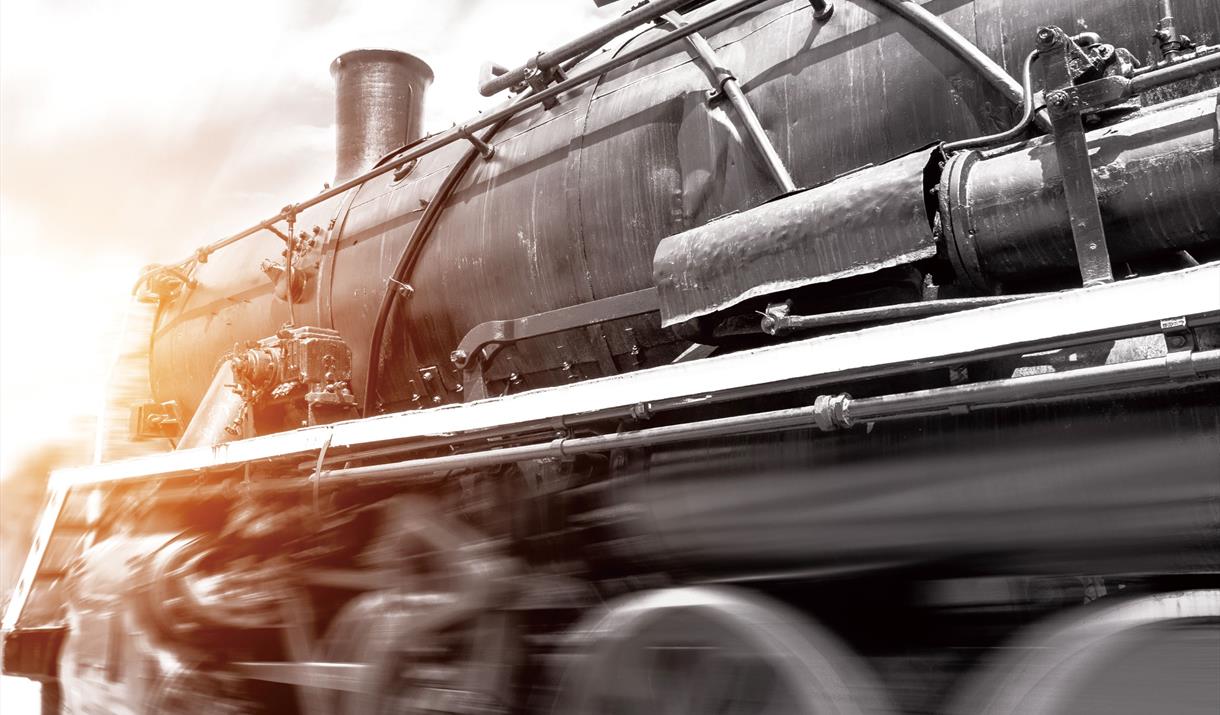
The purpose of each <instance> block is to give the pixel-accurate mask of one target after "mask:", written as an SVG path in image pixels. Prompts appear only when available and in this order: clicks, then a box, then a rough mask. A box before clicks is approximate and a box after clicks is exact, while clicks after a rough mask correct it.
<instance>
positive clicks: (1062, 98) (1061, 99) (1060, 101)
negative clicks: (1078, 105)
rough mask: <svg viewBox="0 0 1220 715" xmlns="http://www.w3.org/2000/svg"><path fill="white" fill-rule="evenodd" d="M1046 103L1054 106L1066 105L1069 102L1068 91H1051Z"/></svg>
mask: <svg viewBox="0 0 1220 715" xmlns="http://www.w3.org/2000/svg"><path fill="white" fill-rule="evenodd" d="M1046 103H1047V104H1049V105H1051V106H1052V107H1056V108H1062V107H1066V106H1067V103H1068V96H1067V92H1051V93H1050V94H1048V95H1047V96H1046Z"/></svg>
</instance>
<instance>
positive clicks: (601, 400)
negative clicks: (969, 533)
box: [47, 264, 1220, 529]
mask: <svg viewBox="0 0 1220 715" xmlns="http://www.w3.org/2000/svg"><path fill="white" fill-rule="evenodd" d="M1217 282H1220V264H1209V265H1205V266H1199V267H1197V268H1193V269H1188V270H1184V271H1179V272H1177V273H1174V274H1172V275H1169V276H1160V277H1156V278H1144V279H1134V280H1129V281H1122V282H1119V283H1115V284H1109V285H1104V286H1098V287H1095V288H1088V289H1080V290H1075V291H1068V292H1061V293H1053V294H1048V295H1045V296H1039V297H1036V298H1030V299H1029V300H1022V301H1017V302H1014V303H1009V304H1006V305H997V306H992V307H989V308H978V309H976V310H970V311H964V312H961V313H955V314H950V315H942V316H937V317H932V318H926V319H924V320H920V321H912V322H909V323H904V324H902V325H898V326H878V327H875V328H868V329H865V330H860V331H856V332H852V333H843V334H838V335H832V336H825V337H820V338H812V339H808V340H802V341H796V342H791V343H785V344H782V345H775V346H768V347H764V348H757V349H754V350H748V351H742V352H737V353H732V354H729V355H724V356H720V357H713V358H707V359H704V360H695V361H692V362H687V363H679V364H676V365H672V366H668V367H661V368H657V369H653V370H646V371H640V372H635V373H630V374H625V375H616V376H612V377H608V378H604V379H600V380H589V381H586V382H582V383H578V384H574V385H568V386H564V387H563V388H562V389H560V388H552V389H548V390H536V391H533V392H528V393H525V394H520V395H510V396H508V397H502V398H496V399H489V400H485V401H482V402H478V403H475V404H472V405H453V406H449V407H442V408H438V409H435V410H430V411H426V412H424V411H420V412H405V413H400V414H393V415H384V416H381V417H377V418H372V419H365V420H357V421H350V422H340V423H336V424H334V425H327V426H324V427H314V428H309V429H300V430H295V431H293V432H286V433H282V434H273V435H266V436H263V437H257V438H254V439H247V440H241V441H237V442H230V443H227V444H224V445H220V446H218V447H216V448H211V449H209V448H201V449H192V450H180V451H176V452H169V453H166V454H159V455H154V456H151V457H145V458H141V459H134V460H126V461H123V462H112V463H109V464H100V465H94V466H92V467H82V468H79V469H68V470H61V471H58V472H56V473H55V475H54V477H53V480H52V486H53V487H54V488H59V487H61V486H74V487H75V486H83V485H87V484H93V483H101V482H107V481H114V480H130V479H142V478H146V477H150V476H156V475H166V474H176V473H182V472H191V471H194V470H200V469H215V468H223V467H225V466H232V465H235V464H240V463H242V462H246V461H254V460H263V459H272V458H275V457H282V456H287V455H292V454H301V453H310V452H314V453H316V451H317V450H319V449H321V448H322V446H323V445H325V444H329V445H330V447H331V449H335V450H338V449H342V448H347V447H353V446H359V445H371V444H374V443H378V442H386V441H391V440H393V441H400V442H405V441H412V440H420V439H423V438H427V437H430V436H443V437H445V438H447V439H453V438H454V437H455V435H458V434H463V433H466V434H470V433H486V432H487V431H495V430H505V429H508V430H518V431H521V430H526V429H531V428H534V427H543V428H546V427H549V426H553V425H554V424H556V420H560V421H562V422H563V423H564V424H569V425H570V424H576V423H579V422H581V421H582V420H586V421H587V420H593V419H600V418H605V417H607V416H615V415H619V416H627V415H630V414H631V413H632V410H633V409H634V408H636V406H637V405H640V404H648V405H650V406H651V407H652V408H653V409H654V410H662V409H672V408H679V407H685V406H690V405H696V404H698V405H704V404H712V403H715V402H717V401H720V400H724V399H727V398H736V397H747V396H752V395H759V394H775V393H777V392H783V391H790V390H793V389H798V388H801V387H809V386H813V385H824V384H828V383H833V382H844V381H849V380H854V379H861V378H863V377H867V376H876V375H883V374H892V373H894V372H904V371H909V370H911V369H912V368H914V367H920V368H929V369H930V368H931V367H933V366H937V365H949V364H959V363H961V362H963V361H968V360H969V359H972V358H973V359H978V358H980V356H983V355H993V354H996V353H997V352H1009V353H1011V352H1019V351H1021V350H1032V349H1037V347H1036V346H1040V345H1047V344H1065V343H1071V342H1072V341H1076V342H1077V343H1078V342H1080V341H1083V340H1087V339H1100V337H1099V336H1106V337H1110V338H1119V337H1126V336H1132V335H1143V334H1147V333H1149V332H1159V330H1160V324H1161V320H1163V319H1167V318H1176V317H1179V316H1195V317H1194V318H1191V319H1190V322H1191V324H1197V322H1198V321H1203V322H1206V321H1215V320H1216V319H1217V318H1220V293H1218V292H1217V291H1216V290H1215V286H1216V285H1217ZM878 356H880V357H878ZM47 528H48V529H49V528H51V527H50V526H48V527H47Z"/></svg>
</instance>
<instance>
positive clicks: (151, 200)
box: [0, 0, 631, 476]
mask: <svg viewBox="0 0 1220 715" xmlns="http://www.w3.org/2000/svg"><path fill="white" fill-rule="evenodd" d="M630 5H631V3H628V2H621V3H618V4H616V5H612V6H610V7H608V8H601V9H599V8H596V7H595V6H594V4H593V2H592V0H528V2H525V1H523V2H504V1H503V0H448V1H446V0H361V1H356V0H347V1H344V0H339V1H335V2H326V1H323V0H260V1H259V2H250V1H249V0H244V1H242V2H237V1H235V0H214V1H213V2H210V3H207V4H204V5H199V4H194V3H177V2H165V1H164V0H108V1H107V2H104V3H99V2H88V1H86V0H0V476H3V475H6V474H8V473H10V472H11V471H12V470H13V467H14V465H16V464H18V463H20V460H21V459H22V457H23V455H25V454H27V453H28V452H30V451H31V450H32V449H34V448H36V447H37V446H38V445H39V444H40V443H42V442H45V441H47V440H48V439H54V438H55V437H56V436H57V435H63V434H75V433H76V432H79V431H80V429H81V420H80V415H81V414H82V412H84V413H90V412H91V411H92V409H93V407H92V406H93V405H96V404H98V402H99V400H100V394H99V390H100V389H101V386H102V385H103V384H104V382H105V376H106V373H107V370H108V366H109V362H110V360H109V356H110V355H111V354H112V351H113V348H112V345H111V344H112V343H113V342H114V341H115V338H116V331H117V325H118V316H119V314H120V313H121V312H122V310H123V305H124V301H125V300H126V296H127V293H128V289H129V287H130V285H131V283H132V279H133V277H134V275H135V274H136V273H137V272H138V271H139V269H140V267H141V266H143V265H146V264H148V263H151V262H165V261H170V260H176V259H178V258H181V257H182V256H183V255H186V254H189V253H190V251H191V250H193V248H194V247H195V246H198V245H201V244H204V243H207V242H209V241H212V240H215V239H216V238H219V237H222V236H224V235H227V234H229V233H232V232H234V231H235V230H238V229H240V228H244V227H245V226H247V225H249V224H251V223H255V222H257V221H259V220H261V219H263V218H266V217H267V216H268V215H271V214H274V213H275V212H276V211H278V209H279V208H280V207H281V206H284V205H286V204H288V203H291V202H294V201H299V200H300V199H301V198H303V197H305V196H309V195H312V194H314V193H316V192H317V191H318V190H319V189H320V188H321V187H322V185H323V183H325V182H328V181H330V179H331V176H332V174H333V167H334V128H333V122H334V104H333V80H332V79H331V77H330V72H329V67H330V62H331V60H332V59H334V57H336V56H338V55H339V54H342V53H343V52H345V51H347V50H350V49H355V48H358V47H386V48H393V49H400V50H405V51H408V52H412V53H414V54H416V55H417V56H419V57H421V58H422V59H424V60H425V61H427V62H428V63H429V64H430V65H431V66H432V68H433V70H434V73H435V76H436V79H435V81H434V82H433V85H432V87H431V88H430V90H429V93H428V97H427V102H426V110H425V125H426V129H428V130H429V131H439V130H442V129H445V128H447V127H449V126H450V125H452V124H453V123H454V122H458V121H462V120H464V119H467V118H468V117H470V116H472V115H473V114H474V113H475V112H477V111H478V110H479V109H482V108H486V107H488V106H491V105H493V104H495V103H496V102H497V101H499V100H488V99H484V98H482V97H480V96H479V94H478V92H477V89H476V84H477V79H478V72H479V68H480V66H481V65H482V64H483V63H484V62H485V61H488V60H494V61H496V62H499V63H500V64H504V65H507V66H515V65H518V64H520V63H521V62H523V61H524V60H525V59H526V58H527V57H529V56H531V55H533V54H535V53H537V52H538V51H540V50H545V49H549V48H551V47H554V46H556V45H558V44H560V43H562V42H564V41H566V40H568V39H571V38H572V37H574V36H576V35H578V34H580V33H581V32H584V31H587V30H589V29H591V28H592V27H594V26H596V25H598V24H600V23H601V22H604V21H605V20H607V19H609V18H612V17H614V16H615V15H617V14H619V13H621V12H623V11H625V10H626V9H628V7H629V6H630ZM85 438H86V439H88V436H85Z"/></svg>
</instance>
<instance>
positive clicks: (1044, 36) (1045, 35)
mask: <svg viewBox="0 0 1220 715" xmlns="http://www.w3.org/2000/svg"><path fill="white" fill-rule="evenodd" d="M1054 42H1055V31H1054V30H1052V29H1051V28H1049V27H1039V28H1038V43H1039V44H1042V45H1052V44H1054Z"/></svg>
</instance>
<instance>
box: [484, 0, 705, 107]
mask: <svg viewBox="0 0 1220 715" xmlns="http://www.w3.org/2000/svg"><path fill="white" fill-rule="evenodd" d="M689 4H690V0H653V2H649V3H645V4H644V5H642V6H641V7H638V8H636V9H634V10H632V11H630V12H628V13H625V14H624V15H622V16H621V17H619V18H618V19H615V20H611V21H610V22H608V23H606V24H605V25H602V26H601V27H599V28H597V29H596V30H593V31H592V32H588V33H586V34H584V35H581V36H580V37H577V38H576V39H574V40H571V41H569V42H566V43H564V44H562V45H560V46H559V47H556V48H555V49H553V50H551V51H550V52H540V53H538V55H537V56H536V57H534V58H533V59H532V60H530V61H529V62H526V63H525V64H523V65H521V66H520V67H517V68H516V69H511V70H509V71H507V72H505V73H504V74H501V75H498V76H496V77H493V78H491V79H489V80H487V81H486V82H484V83H483V84H482V85H480V87H479V94H481V95H483V96H484V97H492V96H495V95H497V94H499V93H500V92H503V91H504V90H506V89H508V88H509V87H512V86H513V85H516V84H520V83H522V82H524V81H526V79H528V78H529V75H530V73H531V72H534V71H541V72H546V71H548V70H553V69H555V68H556V67H558V66H559V65H561V64H562V63H564V62H567V61H568V60H570V59H572V58H573V57H577V56H579V55H580V54H582V53H584V52H588V51H589V50H595V49H597V48H598V47H601V46H602V45H604V44H606V42H608V41H609V40H612V39H614V38H615V37H618V36H619V35H621V34H623V33H624V32H627V31H628V30H632V29H634V28H637V27H639V26H640V25H644V24H646V23H649V22H652V21H654V20H657V19H659V18H660V17H661V16H662V15H664V14H665V13H667V12H672V11H674V10H677V9H678V8H680V7H682V6H683V5H689Z"/></svg>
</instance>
